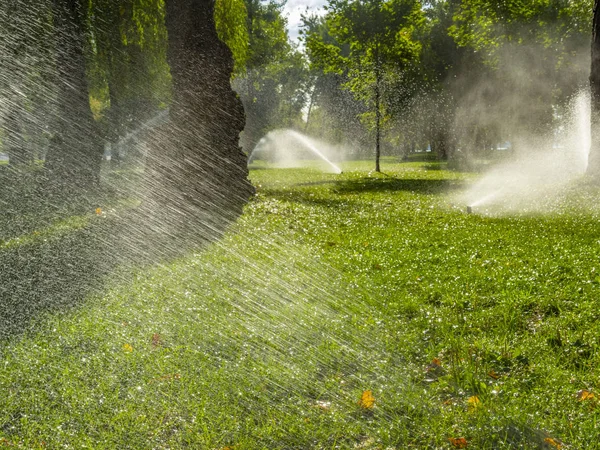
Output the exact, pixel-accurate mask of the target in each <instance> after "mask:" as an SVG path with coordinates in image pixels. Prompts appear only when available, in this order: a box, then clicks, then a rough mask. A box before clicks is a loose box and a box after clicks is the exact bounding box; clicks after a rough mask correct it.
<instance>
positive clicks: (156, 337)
mask: <svg viewBox="0 0 600 450" xmlns="http://www.w3.org/2000/svg"><path fill="white" fill-rule="evenodd" d="M161 345H162V339H161V337H160V334H158V333H154V334H153V335H152V346H153V347H160V346H161Z"/></svg>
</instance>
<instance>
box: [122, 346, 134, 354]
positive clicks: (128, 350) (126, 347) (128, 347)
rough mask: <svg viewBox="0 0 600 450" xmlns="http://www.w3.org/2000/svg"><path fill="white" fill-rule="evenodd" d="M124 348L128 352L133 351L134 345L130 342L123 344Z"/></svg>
mask: <svg viewBox="0 0 600 450" xmlns="http://www.w3.org/2000/svg"><path fill="white" fill-rule="evenodd" d="M123 350H124V351H126V352H127V353H131V352H132V351H133V347H132V346H131V345H129V344H123Z"/></svg>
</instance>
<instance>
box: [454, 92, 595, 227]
mask: <svg viewBox="0 0 600 450" xmlns="http://www.w3.org/2000/svg"><path fill="white" fill-rule="evenodd" d="M561 121H562V124H561V125H560V126H559V127H558V129H557V130H556V134H555V136H552V137H550V138H547V139H542V140H541V141H543V142H545V143H544V144H541V145H540V144H539V142H540V140H539V139H537V140H535V142H536V143H535V144H533V143H532V144H531V145H530V146H523V148H521V149H520V152H519V154H517V155H514V157H513V159H510V160H509V161H507V162H504V163H501V164H499V165H497V166H495V167H494V168H492V169H491V170H489V171H488V172H487V173H485V174H484V175H483V176H482V177H481V178H480V179H479V180H478V181H477V182H475V183H474V184H473V186H472V187H471V188H470V189H469V190H468V191H467V192H464V193H463V194H461V195H460V196H459V201H460V202H461V203H462V204H466V205H467V206H468V212H473V213H475V214H490V215H503V214H513V213H540V212H547V211H553V210H556V209H557V208H560V207H561V192H562V190H563V188H565V187H566V186H568V184H569V183H570V182H572V181H573V180H575V179H576V178H578V177H580V176H581V175H583V173H585V170H586V168H587V156H588V153H589V149H590V141H591V133H590V100H589V92H588V91H582V92H580V93H579V95H577V96H576V97H575V98H574V99H573V101H572V102H571V105H570V108H568V111H567V113H566V114H565V117H563V118H562V120H561ZM532 141H533V140H532Z"/></svg>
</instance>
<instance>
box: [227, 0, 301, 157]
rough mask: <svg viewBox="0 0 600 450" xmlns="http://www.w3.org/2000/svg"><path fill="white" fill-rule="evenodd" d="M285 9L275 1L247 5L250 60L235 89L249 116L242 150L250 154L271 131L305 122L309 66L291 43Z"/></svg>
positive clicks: (257, 0)
mask: <svg viewBox="0 0 600 450" xmlns="http://www.w3.org/2000/svg"><path fill="white" fill-rule="evenodd" d="M281 8H282V4H279V3H276V2H274V1H271V2H266V3H265V2H262V1H260V0H246V11H247V14H248V16H247V26H246V28H247V30H248V37H249V46H248V57H247V59H246V67H245V70H244V71H242V72H238V73H237V74H236V76H235V78H234V80H233V85H234V87H235V89H236V90H237V92H238V93H239V95H240V98H241V100H242V102H243V104H244V109H245V110H246V129H245V131H244V138H243V146H244V149H245V150H246V151H247V152H251V151H252V149H253V148H254V146H255V145H256V143H257V142H258V141H259V139H260V138H261V137H262V136H264V135H265V134H266V133H267V132H268V131H270V130H272V129H275V128H283V127H290V126H294V125H296V124H299V123H300V122H301V120H302V108H303V107H304V105H305V103H306V92H307V90H308V84H307V71H306V62H305V58H304V55H303V54H302V53H301V52H300V51H299V50H298V49H297V48H295V47H294V46H293V45H292V44H291V43H290V42H289V39H288V32H287V20H286V18H285V17H284V16H283V13H282V9H281Z"/></svg>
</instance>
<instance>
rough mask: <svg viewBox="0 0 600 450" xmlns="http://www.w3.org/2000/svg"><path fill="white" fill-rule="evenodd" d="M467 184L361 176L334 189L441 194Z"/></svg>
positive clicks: (351, 191) (339, 183)
mask: <svg viewBox="0 0 600 450" xmlns="http://www.w3.org/2000/svg"><path fill="white" fill-rule="evenodd" d="M464 186H465V184H464V183H462V182H460V181H456V180H444V179H399V178H393V177H386V178H367V177H365V178H360V179H357V180H344V181H339V182H337V183H336V186H335V187H334V191H335V192H336V193H338V194H355V193H360V192H395V191H405V192H416V193H421V194H439V193H442V192H451V191H456V190H459V189H462V188H464Z"/></svg>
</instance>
